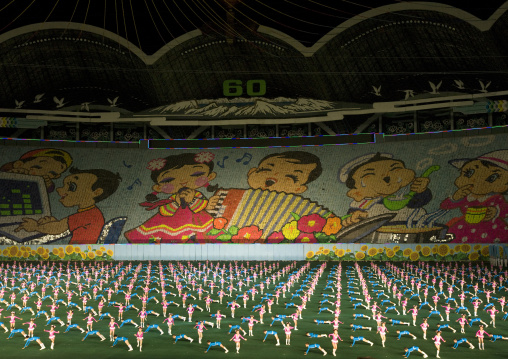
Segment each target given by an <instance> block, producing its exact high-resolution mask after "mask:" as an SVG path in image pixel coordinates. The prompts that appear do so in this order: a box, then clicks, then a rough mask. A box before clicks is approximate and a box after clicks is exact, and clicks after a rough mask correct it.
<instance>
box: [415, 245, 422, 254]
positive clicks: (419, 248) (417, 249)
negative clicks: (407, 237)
mask: <svg viewBox="0 0 508 359" xmlns="http://www.w3.org/2000/svg"><path fill="white" fill-rule="evenodd" d="M415 250H416V251H417V252H419V251H421V250H422V246H421V245H419V244H418V245H417V246H416V248H415Z"/></svg>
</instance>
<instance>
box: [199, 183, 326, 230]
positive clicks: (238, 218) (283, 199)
mask: <svg viewBox="0 0 508 359" xmlns="http://www.w3.org/2000/svg"><path fill="white" fill-rule="evenodd" d="M214 195H215V196H218V197H219V201H218V203H217V205H216V206H215V208H214V209H213V210H210V211H209V213H210V214H211V215H212V216H214V217H223V218H226V219H227V220H228V224H227V228H229V227H231V226H236V227H238V228H242V227H248V226H257V227H258V228H259V229H261V230H263V235H262V238H263V239H266V238H268V236H269V235H270V234H271V233H273V232H275V231H280V230H281V229H282V227H283V226H284V225H285V224H287V223H288V222H291V221H292V220H293V219H294V218H293V216H292V215H291V213H295V214H297V215H299V216H305V215H309V214H318V215H320V216H324V215H326V214H327V213H330V211H329V210H328V209H327V208H325V207H322V206H320V205H319V204H317V203H316V202H312V201H311V200H310V199H308V198H304V197H301V196H299V195H295V194H287V193H284V192H275V191H267V190H260V189H256V190H254V189H227V190H226V189H220V190H218V191H217V192H216V193H215V194H214Z"/></svg>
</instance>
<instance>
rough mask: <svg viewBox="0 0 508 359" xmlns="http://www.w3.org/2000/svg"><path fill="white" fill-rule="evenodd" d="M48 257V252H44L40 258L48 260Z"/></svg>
mask: <svg viewBox="0 0 508 359" xmlns="http://www.w3.org/2000/svg"><path fill="white" fill-rule="evenodd" d="M48 258H49V254H48V253H44V254H43V255H42V259H44V260H45V261H46V260H48Z"/></svg>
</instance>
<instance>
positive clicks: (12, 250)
mask: <svg viewBox="0 0 508 359" xmlns="http://www.w3.org/2000/svg"><path fill="white" fill-rule="evenodd" d="M16 254H18V247H15V246H12V247H11V248H9V257H16Z"/></svg>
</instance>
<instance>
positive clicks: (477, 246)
mask: <svg viewBox="0 0 508 359" xmlns="http://www.w3.org/2000/svg"><path fill="white" fill-rule="evenodd" d="M481 248H482V245H481V244H475V245H474V247H473V249H474V250H475V251H479V250H480V249H481Z"/></svg>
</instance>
